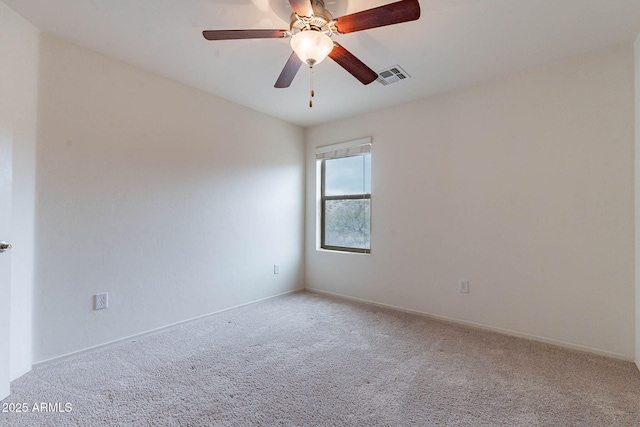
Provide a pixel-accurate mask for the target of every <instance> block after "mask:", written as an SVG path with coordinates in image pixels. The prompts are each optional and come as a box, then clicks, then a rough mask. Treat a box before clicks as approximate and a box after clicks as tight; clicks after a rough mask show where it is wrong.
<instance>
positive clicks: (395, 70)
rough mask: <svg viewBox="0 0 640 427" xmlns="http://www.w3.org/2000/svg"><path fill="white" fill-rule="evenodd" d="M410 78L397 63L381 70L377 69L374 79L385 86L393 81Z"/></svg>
mask: <svg viewBox="0 0 640 427" xmlns="http://www.w3.org/2000/svg"><path fill="white" fill-rule="evenodd" d="M408 78H411V76H410V75H409V74H407V72H406V71H405V70H403V69H402V67H400V66H399V65H393V66H391V67H389V68H385V69H384V70H382V71H378V78H377V79H376V80H377V81H378V83H380V84H381V85H384V86H387V85H390V84H393V83H398V82H399V81H401V80H406V79H408Z"/></svg>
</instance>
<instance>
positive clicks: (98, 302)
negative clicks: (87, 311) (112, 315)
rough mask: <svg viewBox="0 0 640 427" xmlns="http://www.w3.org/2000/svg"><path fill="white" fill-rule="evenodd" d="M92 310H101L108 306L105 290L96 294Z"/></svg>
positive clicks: (107, 296) (107, 295)
mask: <svg viewBox="0 0 640 427" xmlns="http://www.w3.org/2000/svg"><path fill="white" fill-rule="evenodd" d="M94 299H95V301H94V302H95V306H94V310H103V309H105V308H107V307H109V294H108V293H107V292H104V293H101V294H96V295H95V297H94Z"/></svg>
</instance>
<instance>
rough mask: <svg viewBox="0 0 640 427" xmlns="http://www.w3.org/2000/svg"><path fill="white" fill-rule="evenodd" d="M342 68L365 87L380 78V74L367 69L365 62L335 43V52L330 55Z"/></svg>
mask: <svg viewBox="0 0 640 427" xmlns="http://www.w3.org/2000/svg"><path fill="white" fill-rule="evenodd" d="M329 58H331V59H333V60H334V61H336V62H337V63H338V65H340V66H341V67H342V68H344V69H345V70H347V71H348V72H349V73H351V75H352V76H353V77H355V78H356V79H358V80H360V82H362V84H363V85H368V84H369V83H371V82H373V81H374V80H375V79H377V78H378V73H376V72H375V71H373V70H372V69H371V68H369V67H367V66H366V65H365V63H364V62H362V61H360V60H359V59H358V58H356V57H355V56H353V54H352V53H351V52H349V51H348V50H347V49H345V48H343V47H342V46H340V45H339V44H338V43H334V46H333V50H332V51H331V53H330V54H329Z"/></svg>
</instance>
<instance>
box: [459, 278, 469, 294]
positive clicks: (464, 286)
mask: <svg viewBox="0 0 640 427" xmlns="http://www.w3.org/2000/svg"><path fill="white" fill-rule="evenodd" d="M459 290H460V292H462V293H463V294H468V293H469V281H468V280H460V288H459Z"/></svg>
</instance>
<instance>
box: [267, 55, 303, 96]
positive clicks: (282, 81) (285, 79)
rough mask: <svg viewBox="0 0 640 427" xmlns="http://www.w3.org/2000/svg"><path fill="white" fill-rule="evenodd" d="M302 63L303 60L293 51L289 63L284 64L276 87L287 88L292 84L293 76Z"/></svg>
mask: <svg viewBox="0 0 640 427" xmlns="http://www.w3.org/2000/svg"><path fill="white" fill-rule="evenodd" d="M301 65H302V61H301V60H300V58H298V55H296V53H295V52H291V56H290V57H289V59H288V60H287V63H286V64H285V65H284V68H283V69H282V72H281V73H280V77H278V80H277V81H276V84H275V85H274V87H277V88H285V87H289V85H291V82H292V81H293V78H294V77H295V76H296V74H297V73H298V70H299V69H300V66H301Z"/></svg>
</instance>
